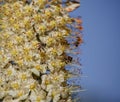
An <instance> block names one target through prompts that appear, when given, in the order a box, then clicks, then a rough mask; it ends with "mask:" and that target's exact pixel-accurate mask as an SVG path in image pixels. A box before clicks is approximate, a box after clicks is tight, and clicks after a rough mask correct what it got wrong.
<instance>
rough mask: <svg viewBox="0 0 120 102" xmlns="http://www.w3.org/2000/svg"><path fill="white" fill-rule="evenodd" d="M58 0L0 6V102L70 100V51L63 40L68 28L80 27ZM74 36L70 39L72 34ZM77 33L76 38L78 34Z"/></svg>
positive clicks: (17, 0) (18, 0)
mask: <svg viewBox="0 0 120 102" xmlns="http://www.w3.org/2000/svg"><path fill="white" fill-rule="evenodd" d="M61 2H62V0H31V1H29V2H27V1H26V0H6V3H4V4H3V5H1V6H0V100H1V101H2V102H72V97H71V93H72V90H73V89H74V86H71V85H68V84H67V80H68V78H70V77H72V76H73V74H72V73H70V72H69V71H68V70H66V69H65V66H66V65H68V64H70V65H72V63H73V60H72V57H71V56H68V55H67V54H66V53H74V52H73V51H72V48H73V47H71V46H70V44H69V43H68V41H67V39H66V38H67V37H68V38H69V37H70V36H71V37H72V38H74V39H76V41H74V42H73V43H72V44H73V45H75V46H74V47H78V46H79V44H81V43H82V39H81V37H79V36H77V37H75V36H73V35H74V34H73V33H72V29H70V27H68V26H69V25H70V26H76V27H78V28H79V29H81V28H80V26H78V25H77V24H76V23H75V22H77V23H78V24H81V21H80V19H73V18H71V17H70V16H69V14H68V12H67V11H66V10H65V9H64V8H63V6H62V3H61ZM72 34H73V35H72ZM78 35H79V34H78Z"/></svg>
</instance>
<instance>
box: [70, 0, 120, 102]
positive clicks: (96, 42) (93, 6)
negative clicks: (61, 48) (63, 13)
mask: <svg viewBox="0 0 120 102" xmlns="http://www.w3.org/2000/svg"><path fill="white" fill-rule="evenodd" d="M71 15H74V16H77V15H80V16H82V19H83V27H84V31H83V35H84V37H83V38H84V44H83V45H82V46H81V50H82V54H81V55H80V57H81V63H82V64H83V69H82V71H83V73H84V75H87V76H88V77H87V78H82V79H81V84H82V86H83V87H84V88H86V89H87V91H86V92H82V93H81V97H82V99H83V100H84V101H83V102H120V79H119V78H120V45H119V44H120V0H81V7H80V8H79V9H78V10H76V11H74V12H73V13H71Z"/></svg>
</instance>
